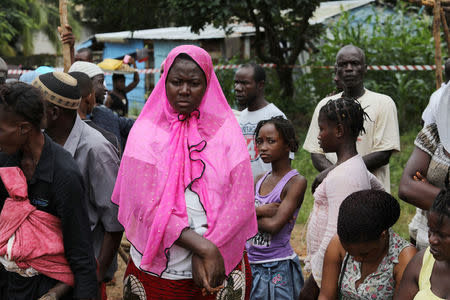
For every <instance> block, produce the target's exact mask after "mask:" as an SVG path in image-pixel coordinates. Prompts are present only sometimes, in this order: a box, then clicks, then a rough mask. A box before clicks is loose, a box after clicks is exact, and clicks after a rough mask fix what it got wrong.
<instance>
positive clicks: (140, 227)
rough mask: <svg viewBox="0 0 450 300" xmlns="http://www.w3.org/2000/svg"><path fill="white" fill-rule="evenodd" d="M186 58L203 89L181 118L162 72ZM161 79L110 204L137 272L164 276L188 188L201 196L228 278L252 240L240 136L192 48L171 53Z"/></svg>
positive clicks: (208, 64)
mask: <svg viewBox="0 0 450 300" xmlns="http://www.w3.org/2000/svg"><path fill="white" fill-rule="evenodd" d="M181 53H185V54H187V55H189V56H190V57H191V58H192V59H193V60H194V61H195V62H196V63H197V64H198V65H199V66H200V68H201V69H202V70H203V72H204V73H205V76H206V80H207V88H206V91H205V94H204V96H203V99H202V102H201V104H200V106H199V108H198V110H196V111H194V112H193V113H191V114H190V116H185V115H180V114H178V113H177V112H175V111H174V110H173V108H172V107H171V106H170V104H169V102H168V100H167V97H166V91H165V81H166V76H167V73H168V72H169V71H170V67H171V65H172V64H173V62H174V60H175V58H176V57H177V56H178V55H179V54H181ZM164 70H165V72H164V74H163V75H162V78H161V79H160V80H159V82H158V83H157V85H156V87H155V88H154V90H153V92H152V93H151V95H150V97H149V98H148V100H147V103H146V104H145V106H144V108H143V110H142V113H141V114H140V116H139V118H138V119H137V121H136V123H135V124H134V126H133V128H132V130H131V132H130V135H129V137H128V141H127V145H126V148H125V152H124V155H123V158H122V163H121V165H120V169H119V174H118V176H117V181H116V185H115V188H114V192H113V196H112V201H113V202H114V203H116V204H117V205H119V221H120V222H121V223H122V225H123V226H124V228H125V232H126V236H127V238H128V240H129V241H130V242H131V243H132V244H133V246H134V247H135V248H136V249H137V250H138V251H139V252H140V253H141V254H142V255H143V258H142V262H141V265H140V266H139V267H140V268H141V269H143V270H145V271H148V272H152V273H154V274H156V275H161V273H162V272H163V271H164V270H165V268H166V266H167V259H168V257H167V256H168V252H167V251H168V249H169V248H170V247H171V246H172V245H173V243H174V242H175V241H176V240H177V239H178V237H179V236H180V234H181V231H182V230H183V229H184V228H186V227H188V226H189V225H188V217H187V213H186V202H185V189H186V188H188V187H190V188H191V189H192V191H194V192H195V193H197V194H198V195H199V198H200V201H201V203H202V205H203V207H204V209H205V212H206V216H207V222H208V230H207V232H206V233H205V235H204V237H205V238H207V239H209V240H210V241H212V242H213V243H214V244H215V245H216V246H217V247H218V248H219V250H220V252H221V254H222V256H223V258H224V261H225V269H226V274H227V275H228V274H229V273H230V272H231V271H232V270H233V269H234V268H235V267H236V265H237V264H238V263H239V261H240V260H241V258H242V255H243V251H244V247H245V242H246V240H247V239H249V238H250V237H252V236H254V235H255V234H256V233H257V222H256V216H255V208H254V190H253V177H252V172H251V167H250V160H249V156H248V151H247V148H246V145H245V142H244V137H243V135H242V133H241V129H240V127H239V125H238V123H237V120H236V119H235V117H234V114H233V112H232V111H231V108H230V107H229V105H228V103H227V101H226V99H225V96H224V94H223V92H222V89H221V87H220V84H219V81H218V80H217V77H216V74H215V73H214V70H213V64H212V60H211V57H210V56H209V54H208V53H207V52H206V51H205V50H203V49H202V48H199V47H197V46H192V45H185V46H179V47H176V48H174V49H173V50H172V51H171V52H170V53H169V55H168V57H167V58H166V60H165V64H164Z"/></svg>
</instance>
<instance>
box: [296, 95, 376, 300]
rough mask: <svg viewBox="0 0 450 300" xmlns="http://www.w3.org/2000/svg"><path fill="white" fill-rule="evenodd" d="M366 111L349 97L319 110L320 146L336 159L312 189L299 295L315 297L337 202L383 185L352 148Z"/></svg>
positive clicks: (332, 230)
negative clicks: (304, 278) (305, 275)
mask: <svg viewBox="0 0 450 300" xmlns="http://www.w3.org/2000/svg"><path fill="white" fill-rule="evenodd" d="M366 116H367V115H366V114H365V112H364V109H363V108H362V107H361V105H360V104H359V103H358V102H357V101H355V100H353V99H351V98H344V97H343V98H339V99H336V100H330V101H329V102H328V103H327V104H326V105H324V106H323V107H322V108H321V110H320V113H319V130H320V131H319V135H318V137H317V138H318V140H319V144H320V147H321V148H322V149H323V151H324V152H336V154H337V158H338V160H337V163H336V165H335V167H334V169H333V170H331V171H330V172H329V173H328V175H327V176H326V177H325V179H324V180H323V181H322V183H321V184H320V185H319V186H318V187H317V188H316V189H315V192H314V206H313V210H312V212H311V215H310V221H309V224H308V230H307V236H306V241H307V257H306V261H305V269H307V270H310V271H311V273H312V275H311V276H310V277H309V278H308V279H307V281H306V282H305V286H304V288H303V289H302V291H301V294H300V298H299V299H316V298H317V296H318V295H319V288H320V286H321V280H322V265H323V259H324V255H325V251H326V249H327V247H328V243H329V242H330V240H331V239H332V237H333V236H334V235H335V234H336V226H337V218H338V211H339V206H340V205H341V203H342V201H344V199H345V198H346V197H347V196H348V195H350V194H351V193H353V192H356V191H360V190H366V189H370V188H375V189H383V187H382V184H381V183H380V182H379V181H378V180H377V179H376V178H375V176H373V175H372V174H370V172H369V171H368V170H367V168H366V165H365V164H364V161H363V159H362V157H361V156H360V155H359V154H358V152H357V151H356V139H357V137H358V135H359V134H360V133H362V132H364V126H363V123H364V119H365V118H366Z"/></svg>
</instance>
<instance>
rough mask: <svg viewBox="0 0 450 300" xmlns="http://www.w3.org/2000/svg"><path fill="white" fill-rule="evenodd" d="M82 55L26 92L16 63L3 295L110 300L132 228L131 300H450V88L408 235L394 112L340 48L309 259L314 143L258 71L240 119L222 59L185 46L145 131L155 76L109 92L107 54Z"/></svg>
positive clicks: (243, 84)
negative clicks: (299, 162)
mask: <svg viewBox="0 0 450 300" xmlns="http://www.w3.org/2000/svg"><path fill="white" fill-rule="evenodd" d="M73 58H74V62H73V64H72V66H71V68H70V70H69V71H68V73H63V72H57V71H54V70H52V69H51V68H48V69H41V70H35V71H33V72H29V73H26V74H24V75H22V77H21V78H20V79H19V82H12V83H5V79H6V76H7V75H6V74H7V72H4V71H3V69H0V178H1V182H0V210H1V214H0V263H1V264H0V299H8V300H28V299H39V300H54V299H102V300H106V299H107V294H106V282H108V281H110V280H111V279H112V278H113V277H114V273H115V271H116V270H117V252H118V249H119V247H120V245H121V240H122V236H123V233H125V237H126V239H127V240H128V241H129V242H130V244H131V246H130V251H129V260H128V263H127V267H126V271H125V274H124V278H123V286H124V289H123V299H125V300H129V299H140V300H143V299H205V300H206V299H232V300H235V299H236V300H237V299H245V300H248V299H254V300H259V299H261V300H278V299H289V300H291V299H296V300H297V299H298V300H305V299H320V300H327V299H416V300H421V299H450V284H449V283H450V188H449V170H450V154H449V151H450V136H449V130H450V86H449V85H444V86H443V87H442V88H441V89H442V90H439V91H437V92H436V94H434V95H433V97H432V101H430V104H429V106H428V107H427V110H426V111H425V112H424V121H425V126H424V128H423V129H422V130H421V131H420V132H419V133H418V135H417V138H416V140H415V142H414V144H415V149H414V151H413V153H412V154H411V157H410V159H409V160H408V162H407V164H406V166H405V169H404V173H403V176H402V179H401V182H400V188H399V197H400V198H401V199H402V200H404V201H406V202H408V203H411V204H412V205H414V206H415V207H417V213H416V215H415V216H414V218H413V220H412V221H411V224H410V226H409V229H410V241H407V240H405V239H404V238H402V237H400V236H399V235H398V234H397V233H396V232H394V230H393V229H392V227H393V225H394V224H395V223H396V222H397V221H398V219H399V216H400V205H399V203H398V201H397V200H396V199H395V198H394V197H393V196H391V194H390V186H391V184H390V175H389V160H390V157H391V155H392V154H393V153H395V152H398V151H400V134H399V127H398V120H397V111H396V106H395V103H394V101H393V100H392V99H391V98H390V97H389V96H387V95H383V94H379V93H376V92H374V91H370V90H367V89H366V88H365V86H364V75H365V73H366V70H367V66H366V62H365V54H364V52H363V50H362V49H360V48H358V47H356V46H354V45H347V46H344V47H343V48H341V49H340V50H339V52H338V53H337V55H336V74H335V78H334V79H335V81H336V83H337V86H338V87H339V88H340V89H341V92H339V93H337V94H335V95H332V96H330V97H327V98H325V99H323V100H322V101H320V102H319V103H318V105H317V107H316V109H315V111H314V113H313V117H312V120H311V123H310V127H309V129H308V132H307V135H306V139H305V141H304V143H303V148H304V149H305V150H306V151H308V152H309V153H310V154H311V161H312V163H313V165H314V167H315V168H316V169H317V172H318V175H317V177H316V178H315V180H314V182H313V183H312V184H311V191H312V193H313V196H314V205H313V209H312V211H311V213H310V216H309V221H308V223H307V233H306V246H307V255H306V259H305V261H304V264H303V263H302V262H301V261H300V259H299V257H298V254H297V253H296V252H295V251H294V249H293V248H292V246H291V244H290V239H291V235H292V232H293V228H294V225H295V223H296V219H297V215H298V213H299V210H300V209H301V206H302V202H303V198H304V195H305V193H306V192H307V189H308V186H307V181H306V179H305V177H304V176H302V175H301V169H300V170H296V169H294V168H293V167H292V160H293V159H294V153H296V152H297V151H298V149H299V147H300V143H299V140H298V138H297V136H296V134H295V129H294V127H293V125H292V123H291V122H290V121H289V120H288V119H287V118H286V116H285V114H284V113H283V112H282V111H280V110H279V109H278V108H277V107H276V106H275V105H274V104H273V103H269V102H268V101H267V100H266V98H265V96H264V86H265V83H266V74H265V71H264V69H263V68H262V67H261V66H260V65H258V64H255V63H248V64H245V65H242V66H241V67H240V68H239V69H238V70H237V71H236V73H235V77H234V93H235V97H236V100H237V103H238V105H239V110H232V109H231V108H230V106H229V104H228V101H227V99H226V98H225V96H224V94H223V92H222V88H221V86H220V83H219V81H218V79H217V77H216V75H215V73H214V68H213V63H212V59H211V57H210V55H209V54H208V53H207V52H206V51H205V50H203V49H202V48H199V47H197V46H192V45H183V46H179V47H176V48H174V49H172V51H171V52H170V53H169V54H168V56H167V58H166V59H165V61H164V65H163V69H164V72H162V74H161V79H160V80H159V81H158V83H157V84H156V86H155V88H154V89H153V91H152V93H151V94H150V97H149V99H148V100H147V102H146V104H145V106H144V108H143V109H142V111H141V113H140V114H139V117H138V118H137V120H136V121H134V120H132V119H129V118H127V117H126V114H127V107H128V106H127V105H128V100H127V98H126V93H127V92H128V91H129V90H131V89H132V88H134V87H135V86H136V85H137V83H138V81H139V77H138V76H135V78H134V80H133V82H132V83H130V84H129V85H126V84H125V79H124V78H123V77H122V76H117V75H116V76H115V77H114V78H113V82H114V90H113V91H112V92H110V93H108V94H107V93H106V89H105V87H104V78H105V74H104V72H103V71H102V69H101V68H99V67H98V66H97V65H96V64H94V63H93V62H92V56H91V53H90V52H89V51H88V50H86V49H82V50H81V51H79V52H78V53H76V54H74V55H73ZM132 63H133V62H132ZM3 64H4V62H3V61H2V60H0V68H1V67H2V66H3ZM5 65H6V64H5ZM445 71H446V76H447V78H450V61H449V62H448V66H447V64H446V68H445ZM135 74H137V73H135ZM136 77H137V78H136ZM425 118H426V120H425ZM300 168H301V166H300Z"/></svg>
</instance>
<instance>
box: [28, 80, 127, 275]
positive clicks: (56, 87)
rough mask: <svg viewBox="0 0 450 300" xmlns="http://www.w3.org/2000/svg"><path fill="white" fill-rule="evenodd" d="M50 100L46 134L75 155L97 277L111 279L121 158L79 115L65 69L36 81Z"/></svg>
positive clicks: (74, 90) (74, 86)
mask: <svg viewBox="0 0 450 300" xmlns="http://www.w3.org/2000/svg"><path fill="white" fill-rule="evenodd" d="M33 85H34V86H36V87H38V88H39V89H40V90H41V91H42V92H43V94H44V98H45V100H46V101H47V129H46V132H47V134H48V135H49V136H50V137H51V138H52V139H53V140H54V141H55V142H56V143H58V144H60V145H61V146H63V147H64V149H65V150H67V151H69V153H70V154H72V156H73V158H74V159H75V161H76V162H77V164H78V167H79V168H80V171H81V174H82V176H83V182H84V186H85V190H86V193H85V194H86V195H85V199H86V200H87V208H88V217H89V223H90V225H91V231H92V238H93V246H94V251H95V255H96V258H97V261H98V266H99V272H98V280H99V282H101V283H104V282H105V281H109V280H111V279H112V277H113V275H114V272H115V270H116V268H117V250H118V247H119V246H120V241H121V239H122V232H123V227H122V225H121V224H120V223H119V221H118V220H117V212H118V210H117V206H116V205H114V204H113V203H112V202H111V195H112V192H113V189H114V184H115V180H116V176H117V171H118V169H119V157H118V155H117V153H116V151H115V149H114V147H113V145H112V144H111V143H110V142H108V141H107V140H106V139H105V138H104V137H103V136H102V135H101V133H100V132H98V131H97V130H95V129H94V128H92V127H90V126H89V125H87V124H86V123H85V122H83V121H82V120H81V118H80V116H79V115H78V114H77V109H78V107H79V105H80V102H81V97H80V92H79V89H78V86H77V80H76V79H75V78H73V77H72V76H70V75H69V74H66V73H62V72H53V73H47V74H43V75H41V76H39V77H38V78H36V79H35V80H34V81H33Z"/></svg>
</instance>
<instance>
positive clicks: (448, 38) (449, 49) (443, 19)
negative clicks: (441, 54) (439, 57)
mask: <svg viewBox="0 0 450 300" xmlns="http://www.w3.org/2000/svg"><path fill="white" fill-rule="evenodd" d="M441 22H442V27H443V28H444V38H445V42H446V43H447V55H448V56H450V32H449V30H448V24H447V18H446V17H445V12H444V10H443V9H441Z"/></svg>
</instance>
